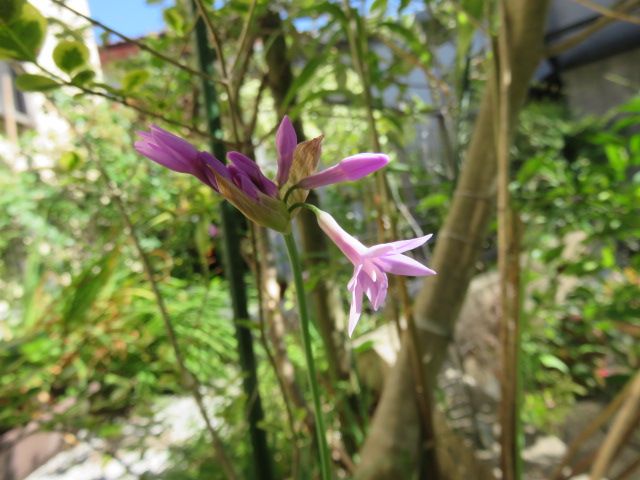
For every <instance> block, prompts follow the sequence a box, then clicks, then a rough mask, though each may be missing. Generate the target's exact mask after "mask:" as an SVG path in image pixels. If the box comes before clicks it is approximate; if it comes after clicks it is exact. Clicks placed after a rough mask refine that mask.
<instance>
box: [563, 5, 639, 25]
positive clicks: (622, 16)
mask: <svg viewBox="0 0 640 480" xmlns="http://www.w3.org/2000/svg"><path fill="white" fill-rule="evenodd" d="M573 1H574V2H575V3H577V4H579V5H582V6H583V7H585V8H588V9H589V10H593V11H594V12H598V13H600V14H602V15H603V16H605V17H609V18H612V19H613V20H619V21H621V22H629V23H633V24H635V25H640V17H638V16H636V15H628V14H626V13H624V12H621V11H618V10H611V9H610V8H607V7H605V6H604V5H599V4H597V3H596V2H593V1H592V0H573Z"/></svg>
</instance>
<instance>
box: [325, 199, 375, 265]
mask: <svg viewBox="0 0 640 480" xmlns="http://www.w3.org/2000/svg"><path fill="white" fill-rule="evenodd" d="M314 212H315V214H316V219H317V220H318V225H319V226H320V228H321V229H322V231H323V232H324V233H326V234H327V236H328V237H329V238H330V239H331V240H332V241H333V243H335V244H336V246H337V247H338V248H339V249H340V250H341V251H342V253H344V254H345V255H346V257H347V258H348V259H349V260H350V261H351V263H353V264H354V265H358V264H360V263H362V254H364V253H365V252H366V250H367V248H366V247H365V246H364V245H363V244H362V243H360V241H359V240H358V239H357V238H355V237H352V236H351V235H349V234H348V233H347V232H345V231H344V230H343V228H342V227H341V226H340V225H338V222H336V221H335V219H334V218H333V217H332V216H331V215H329V214H328V213H327V212H323V211H322V210H319V209H315V210H314Z"/></svg>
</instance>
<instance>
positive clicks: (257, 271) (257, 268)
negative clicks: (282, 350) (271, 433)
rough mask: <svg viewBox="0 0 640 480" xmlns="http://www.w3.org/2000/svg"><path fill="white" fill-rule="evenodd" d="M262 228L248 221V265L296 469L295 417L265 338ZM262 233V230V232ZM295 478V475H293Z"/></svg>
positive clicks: (262, 332)
mask: <svg viewBox="0 0 640 480" xmlns="http://www.w3.org/2000/svg"><path fill="white" fill-rule="evenodd" d="M257 228H262V227H258V226H256V225H255V224H254V223H253V222H250V223H249V233H250V237H251V249H252V250H253V255H254V257H253V259H252V261H251V262H249V264H250V265H253V268H254V272H253V273H254V276H255V279H256V291H257V294H258V325H259V327H260V341H261V343H262V347H263V348H264V351H265V353H266V354H267V359H268V360H269V363H270V364H271V368H272V369H273V372H274V374H275V376H276V380H277V381H278V387H279V388H280V393H281V394H282V401H283V403H284V407H285V410H286V414H287V421H288V422H289V429H290V430H291V441H292V448H293V464H294V469H293V470H295V471H297V470H298V467H297V466H298V465H299V463H300V452H299V450H298V432H297V429H296V422H295V417H294V415H293V410H292V409H291V404H290V400H289V397H288V395H287V389H286V387H285V383H284V379H283V378H282V376H281V375H280V371H279V370H278V363H277V362H276V358H275V355H274V354H273V351H272V350H271V346H270V345H269V340H268V338H267V332H266V319H265V314H264V298H263V282H264V279H263V274H262V266H261V264H260V258H259V249H258V241H257V238H256V237H257V235H256V229H257ZM262 234H264V232H262ZM294 478H295V475H294Z"/></svg>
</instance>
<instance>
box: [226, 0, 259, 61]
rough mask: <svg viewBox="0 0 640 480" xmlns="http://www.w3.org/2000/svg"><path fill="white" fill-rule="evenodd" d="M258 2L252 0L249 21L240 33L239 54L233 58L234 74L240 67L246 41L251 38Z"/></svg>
mask: <svg viewBox="0 0 640 480" xmlns="http://www.w3.org/2000/svg"><path fill="white" fill-rule="evenodd" d="M257 3H258V2H257V0H252V1H251V6H250V7H249V15H248V16H247V21H246V22H244V25H243V26H242V33H241V34H240V42H239V44H238V54H237V55H236V58H235V59H234V60H233V63H232V65H231V69H230V70H231V72H232V74H233V72H235V71H236V68H238V63H239V61H240V58H241V56H242V55H243V53H244V49H245V47H246V45H245V43H247V40H248V39H249V30H250V28H251V25H252V24H253V20H254V18H255V13H256V4H257ZM248 56H249V55H247V57H248ZM241 70H242V69H241Z"/></svg>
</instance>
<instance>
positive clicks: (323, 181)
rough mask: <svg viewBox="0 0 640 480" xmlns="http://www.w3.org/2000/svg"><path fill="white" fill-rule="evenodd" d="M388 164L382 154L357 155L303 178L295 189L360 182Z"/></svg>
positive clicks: (387, 158)
mask: <svg viewBox="0 0 640 480" xmlns="http://www.w3.org/2000/svg"><path fill="white" fill-rule="evenodd" d="M388 163H389V157H387V156H386V155H384V154H382V153H358V154H357V155H352V156H350V157H347V158H345V159H343V160H341V161H340V162H338V163H337V164H335V165H334V166H332V167H329V168H327V169H325V170H322V171H321V172H318V173H314V174H313V175H309V176H308V177H306V178H303V179H302V180H300V182H298V184H297V185H296V187H297V188H302V189H304V190H311V189H312V188H318V187H324V186H325V185H331V184H333V183H339V182H352V181H354V180H360V179H361V178H363V177H366V176H367V175H369V174H370V173H373V172H375V171H376V170H380V169H381V168H382V167H385V166H386V165H387V164H388Z"/></svg>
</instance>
